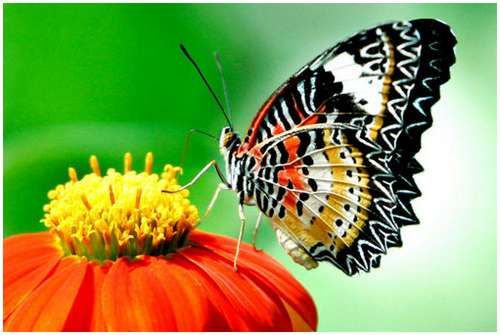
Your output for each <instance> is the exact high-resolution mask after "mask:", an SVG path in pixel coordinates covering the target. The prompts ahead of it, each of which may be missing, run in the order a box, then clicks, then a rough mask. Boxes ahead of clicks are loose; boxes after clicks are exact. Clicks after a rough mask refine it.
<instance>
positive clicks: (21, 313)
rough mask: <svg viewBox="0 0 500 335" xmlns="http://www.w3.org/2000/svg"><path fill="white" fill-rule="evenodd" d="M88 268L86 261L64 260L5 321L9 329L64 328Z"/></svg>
mask: <svg viewBox="0 0 500 335" xmlns="http://www.w3.org/2000/svg"><path fill="white" fill-rule="evenodd" d="M86 270H87V261H85V260H83V259H78V258H76V257H67V258H64V259H62V260H61V262H60V263H59V265H58V266H57V268H56V269H55V270H54V273H53V274H52V275H51V276H50V277H49V278H48V279H47V280H45V281H44V282H43V283H42V284H41V285H40V286H38V287H37V288H36V289H35V290H34V291H33V292H32V293H31V294H30V295H29V296H28V297H27V298H26V299H25V300H24V302H23V303H22V304H21V305H20V306H19V307H18V308H16V310H15V311H14V312H13V313H12V315H11V316H10V317H9V318H8V319H7V320H6V321H5V323H4V329H5V330H6V331H61V330H62V328H63V326H64V323H65V322H66V319H67V317H68V314H69V312H70V310H71V307H72V306H73V302H74V301H75V297H76V295H77V293H78V290H79V289H80V285H81V283H82V281H83V278H84V276H85V272H86Z"/></svg>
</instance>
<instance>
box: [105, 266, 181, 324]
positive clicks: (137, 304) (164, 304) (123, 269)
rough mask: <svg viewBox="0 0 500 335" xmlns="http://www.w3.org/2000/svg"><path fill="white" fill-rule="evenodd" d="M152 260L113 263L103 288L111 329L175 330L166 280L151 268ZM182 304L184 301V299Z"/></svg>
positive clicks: (108, 322) (107, 318) (106, 314)
mask: <svg viewBox="0 0 500 335" xmlns="http://www.w3.org/2000/svg"><path fill="white" fill-rule="evenodd" d="M150 264H151V259H150V258H149V257H145V258H144V259H142V260H133V261H130V260H128V259H127V258H125V257H123V258H120V259H118V260H117V261H115V262H114V263H113V265H112V266H111V268H110V270H109V273H108V274H107V275H106V277H105V279H104V284H103V287H102V297H101V298H102V307H103V315H104V319H105V320H106V323H107V325H108V330H110V331H175V330H176V329H177V325H176V323H175V318H174V314H173V311H172V307H171V303H170V300H169V297H168V295H167V293H166V292H165V288H164V283H162V282H160V281H159V280H157V279H156V277H155V273H154V271H151V270H150V269H149V267H150ZM180 303H182V302H180Z"/></svg>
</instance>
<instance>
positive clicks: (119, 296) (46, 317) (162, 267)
mask: <svg viewBox="0 0 500 335" xmlns="http://www.w3.org/2000/svg"><path fill="white" fill-rule="evenodd" d="M90 165H91V167H92V170H93V173H91V174H88V175H86V176H84V177H83V178H82V179H81V180H78V177H77V174H76V171H75V170H74V169H72V168H70V169H69V177H70V181H69V182H67V183H66V184H65V185H58V186H57V187H56V188H55V189H54V190H52V191H50V192H49V194H48V196H49V198H50V203H49V204H47V205H45V206H44V211H45V217H44V219H43V220H42V222H43V223H44V224H45V226H46V227H47V228H48V229H49V231H47V232H41V233H30V234H22V235H16V236H12V237H8V238H6V239H5V240H4V305H3V307H4V330H6V331H169V330H170V331H175V330H179V331H210V330H212V331H247V330H248V331H260V330H269V331H276V330H280V331H290V330H316V326H317V315H316V308H315V306H314V302H313V301H312V299H311V297H310V296H309V294H308V293H307V292H306V291H305V289H304V288H303V287H302V286H301V285H300V284H299V283H298V282H297V281H296V280H295V279H294V278H293V277H292V276H291V275H290V274H289V273H288V272H287V271H286V270H285V268H284V267H283V266H281V265H280V264H279V263H278V262H276V261H275V260H273V259H272V258H271V257H270V256H268V255H266V254H265V253H264V252H261V251H255V250H254V248H253V247H251V246H249V245H248V244H245V243H243V244H242V247H241V251H240V256H239V259H238V272H234V271H233V264H232V262H233V257H234V252H235V248H236V241H235V240H234V239H230V238H227V237H223V236H219V235H215V234H209V233H206V232H202V231H199V230H198V229H196V226H197V224H198V222H199V216H198V211H197V209H196V207H194V206H193V205H192V204H191V203H190V202H189V200H188V199H187V197H188V194H189V192H188V191H186V190H184V191H180V192H176V193H171V194H170V193H168V194H165V193H162V192H161V190H163V189H176V188H177V189H178V188H179V185H178V184H177V178H176V175H177V173H178V172H180V168H177V167H172V166H170V165H166V166H165V168H164V172H163V174H162V175H161V177H160V176H158V175H157V174H154V173H152V165H153V156H152V154H151V153H148V154H147V156H146V168H145V171H144V172H142V173H136V172H135V171H132V167H131V166H132V157H131V156H130V154H126V155H125V164H124V165H125V169H124V170H125V172H124V173H123V174H121V173H119V172H116V171H115V170H113V169H109V170H108V171H107V174H106V175H105V176H101V173H100V168H99V164H98V161H97V158H96V157H95V156H92V157H91V159H90Z"/></svg>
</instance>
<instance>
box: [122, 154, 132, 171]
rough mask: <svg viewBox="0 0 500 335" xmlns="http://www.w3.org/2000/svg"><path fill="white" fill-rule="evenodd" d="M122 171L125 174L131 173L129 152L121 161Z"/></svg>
mask: <svg viewBox="0 0 500 335" xmlns="http://www.w3.org/2000/svg"><path fill="white" fill-rule="evenodd" d="M123 171H124V172H125V173H127V172H129V171H132V155H131V154H130V152H127V153H126V154H125V158H124V159H123Z"/></svg>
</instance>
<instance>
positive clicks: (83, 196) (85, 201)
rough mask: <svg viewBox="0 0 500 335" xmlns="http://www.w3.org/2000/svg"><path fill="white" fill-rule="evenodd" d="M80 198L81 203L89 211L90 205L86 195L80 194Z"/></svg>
mask: <svg viewBox="0 0 500 335" xmlns="http://www.w3.org/2000/svg"><path fill="white" fill-rule="evenodd" d="M80 199H82V202H83V204H84V205H85V207H87V209H88V210H89V211H90V210H91V209H92V206H90V203H89V200H88V199H87V197H86V196H85V194H82V195H80Z"/></svg>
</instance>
